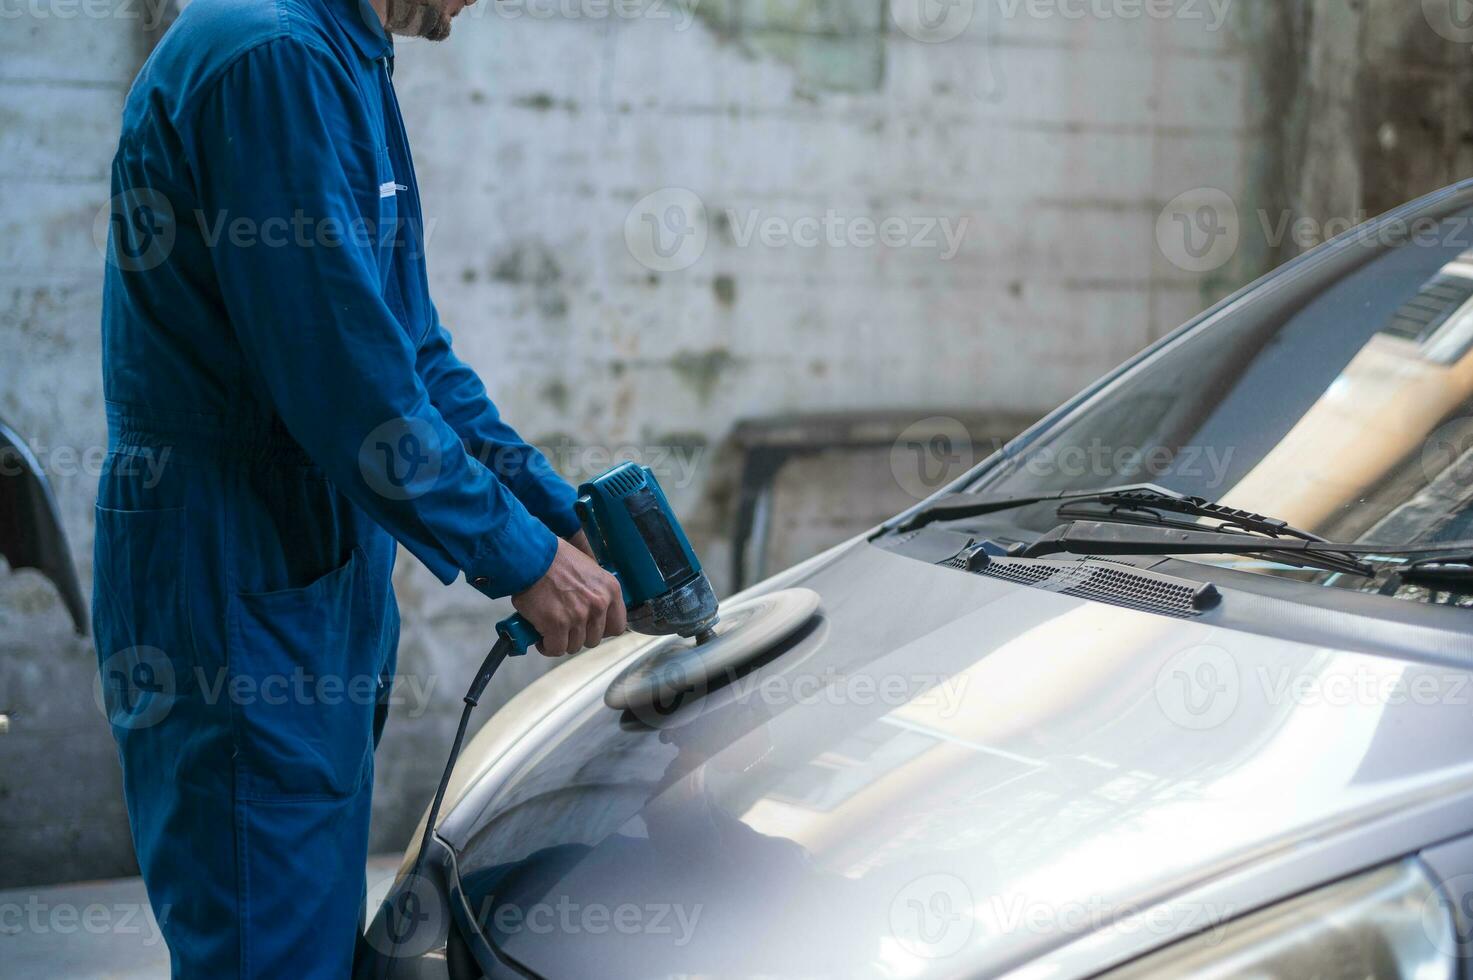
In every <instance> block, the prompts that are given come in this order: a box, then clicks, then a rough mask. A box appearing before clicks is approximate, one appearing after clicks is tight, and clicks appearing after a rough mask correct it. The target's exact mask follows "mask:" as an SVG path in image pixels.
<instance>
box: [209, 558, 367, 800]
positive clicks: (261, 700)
mask: <svg viewBox="0 0 1473 980" xmlns="http://www.w3.org/2000/svg"><path fill="white" fill-rule="evenodd" d="M365 563H366V559H365V558H364V556H363V554H362V552H360V551H359V550H358V549H357V548H354V549H353V554H352V556H351V557H350V558H349V559H348V561H347V563H345V564H344V565H342V566H340V567H338V568H337V569H334V570H333V571H331V572H328V573H327V574H326V575H324V576H323V577H321V578H319V579H318V580H317V581H315V582H313V583H312V584H311V585H308V586H306V587H305V588H299V589H284V590H281V591H278V592H262V593H245V592H241V593H236V594H235V595H233V596H232V597H231V600H230V617H229V618H230V623H229V629H230V638H229V651H228V659H229V689H228V691H227V696H228V697H229V698H230V699H231V701H232V705H231V708H232V711H233V713H234V716H235V726H236V742H237V746H236V748H237V765H238V766H239V767H240V769H241V775H242V794H241V795H242V796H244V797H246V798H250V799H256V800H287V799H290V800H301V799H309V798H318V799H341V798H343V797H346V796H351V795H352V794H354V793H356V792H357V791H358V790H359V789H361V788H362V787H363V786H364V784H365V783H366V781H367V779H368V777H369V774H370V773H371V772H372V753H373V719H374V707H375V704H376V701H377V694H378V681H379V677H378V672H379V659H380V658H379V650H378V647H379V644H378V637H377V633H378V630H379V627H378V624H377V623H375V622H373V621H372V620H373V617H372V616H371V614H370V609H369V607H370V605H371V603H370V602H369V600H368V597H367V595H366V594H365V592H364V587H365V581H364V580H365V579H366V575H365V570H364V568H363V566H364V564H365Z"/></svg>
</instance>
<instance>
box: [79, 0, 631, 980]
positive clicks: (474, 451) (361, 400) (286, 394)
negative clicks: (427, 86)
mask: <svg viewBox="0 0 1473 980" xmlns="http://www.w3.org/2000/svg"><path fill="white" fill-rule="evenodd" d="M375 2H376V4H378V5H370V4H369V3H368V2H367V0H365V2H363V3H362V4H360V3H359V2H358V0H195V2H194V3H192V4H191V5H190V6H188V7H187V8H186V9H185V10H184V11H183V13H182V14H181V15H180V17H179V19H178V21H177V22H176V23H175V24H174V26H173V27H172V28H171V29H170V30H169V31H168V33H167V34H166V35H165V37H164V38H163V40H162V41H161V43H160V44H159V46H158V48H157V49H156V50H155V51H154V53H153V55H152V56H151V57H150V58H149V60H148V63H147V64H146V65H144V67H143V69H142V71H141V72H140V74H139V76H138V79H137V81H136V82H135V84H134V86H133V89H132V91H131V92H130V94H129V96H128V100H127V104H126V106H125V108H124V112H123V129H122V137H121V139H120V141H119V145H118V152H117V155H116V157H115V159H114V162H113V169H112V181H113V192H114V208H113V213H112V229H111V232H112V233H111V240H110V243H109V253H108V255H109V260H110V261H109V267H108V271H107V281H106V289H105V298H104V308H103V323H102V327H103V369H104V381H105V393H106V398H107V415H108V425H109V433H110V437H109V443H110V447H109V448H110V454H109V457H108V460H109V462H108V466H107V469H106V471H105V473H104V475H103V478H102V480H101V485H100V488H99V504H98V510H97V539H96V540H97V543H96V553H95V566H94V572H95V585H94V597H93V604H94V615H95V618H96V632H97V647H98V655H99V659H100V666H101V675H102V682H103V685H104V687H103V689H104V692H105V696H106V706H107V709H108V712H109V719H110V721H111V722H112V726H113V731H114V734H115V736H116V738H117V741H118V745H119V754H120V757H121V760H122V765H123V775H124V789H125V792H126V795H127V801H128V814H129V820H130V823H131V827H132V832H133V841H134V845H135V848H136V851H137V854H138V861H139V864H140V866H141V868H142V871H143V876H144V880H145V882H146V884H147V886H148V892H149V898H150V901H151V902H152V904H153V907H154V909H155V912H156V914H157V916H158V919H159V921H160V923H161V924H162V926H163V930H164V934H165V936H166V938H167V939H168V942H169V950H170V956H171V959H172V964H173V971H174V974H175V975H176V976H181V975H182V976H191V977H195V976H197V977H210V978H218V977H231V976H266V977H318V976H321V977H342V976H346V975H347V974H348V972H349V969H350V966H351V959H352V951H353V948H354V943H355V941H356V939H357V933H358V930H359V924H360V914H361V913H360V906H361V902H362V893H363V865H364V858H365V855H366V852H367V842H368V825H369V799H370V794H371V788H372V775H373V749H374V746H375V745H376V743H377V740H378V736H379V733H380V731H381V730H382V726H383V722H384V714H385V709H386V707H387V695H388V691H389V687H390V684H391V681H392V677H393V673H394V664H395V648H396V644H397V641H398V624H399V620H398V613H397V611H396V608H395V605H394V599H393V594H392V591H391V589H390V572H391V568H392V566H393V561H394V553H395V550H396V545H395V539H397V541H398V542H399V543H402V544H403V545H404V546H405V547H406V548H408V549H409V550H410V551H411V552H413V553H414V554H415V556H416V557H418V558H419V560H420V561H422V562H424V564H425V565H427V566H428V567H429V568H430V570H431V571H433V572H434V574H435V575H436V576H437V577H439V578H440V579H441V580H442V581H443V582H445V583H446V584H449V583H451V582H452V581H454V579H455V578H456V577H457V576H459V575H461V574H463V575H465V576H466V577H467V578H468V579H469V580H470V582H471V583H472V584H473V585H474V586H475V587H476V588H477V589H479V590H480V591H481V592H483V593H485V594H486V595H487V596H490V597H502V596H512V597H513V603H514V604H515V606H516V608H517V609H518V610H519V611H520V612H522V613H523V614H524V615H526V616H527V618H528V619H530V620H531V622H532V624H533V625H534V626H536V627H537V628H538V630H539V631H540V632H541V633H542V635H543V637H544V641H543V644H542V647H541V648H542V651H543V653H545V654H548V655H553V656H556V655H560V654H563V653H571V652H576V651H578V650H579V649H582V648H583V647H584V646H596V645H597V644H598V642H599V641H600V640H601V639H603V638H604V637H606V636H613V635H616V634H618V633H621V632H622V631H623V630H624V626H625V622H624V610H623V606H622V603H621V601H620V595H619V588H618V584H617V582H616V581H615V580H614V579H613V578H612V577H611V576H609V575H607V574H606V573H605V572H604V571H603V570H602V569H600V568H599V567H598V566H597V565H596V564H595V563H594V562H593V561H592V560H591V559H590V558H589V557H588V556H587V555H586V554H585V553H586V552H587V542H586V540H584V539H583V538H582V536H581V534H580V532H579V529H578V523H577V520H576V519H575V517H574V514H573V497H574V495H573V491H572V490H571V488H569V487H568V485H567V484H565V483H564V482H563V481H562V480H561V479H559V478H558V477H557V476H555V475H554V474H553V473H552V471H551V468H550V467H549V466H548V465H547V462H546V460H544V459H543V458H542V457H541V456H540V455H539V454H538V453H537V452H536V451H535V450H533V449H532V448H531V447H529V446H528V445H527V444H526V443H525V442H523V441H522V439H521V438H520V437H519V436H518V435H517V434H516V433H515V432H514V431H513V430H512V429H511V428H510V427H508V426H507V425H506V424H505V423H503V422H502V420H501V418H500V416H499V414H498V412H497V410H496V407H495V406H494V405H493V404H492V403H491V402H490V401H489V400H488V398H487V396H486V392H485V389H484V388H483V386H482V385H481V382H480V381H479V380H478V379H477V377H476V375H475V374H474V373H473V372H472V371H471V370H470V369H469V368H468V367H466V366H465V364H463V363H462V362H461V361H460V360H459V359H457V357H456V355H455V353H454V352H453V350H452V348H451V341H450V335H449V333H448V332H447V331H446V329H445V327H444V326H442V325H441V323H440V320H439V317H438V315H437V313H436V311H435V307H434V305H433V304H432V303H431V302H430V298H429V293H428V288H427V281H428V280H427V276H426V271H425V264H424V258H423V256H424V249H423V244H424V243H423V230H422V229H423V221H422V215H421V212H420V202H419V194H418V190H417V185H416V183H415V178H414V170H413V166H412V164H411V161H410V156H409V148H408V144H407V142H406V139H405V133H404V126H403V121H402V119H401V117H400V115H399V111H398V104H397V102H396V100H395V96H394V92H393V87H392V84H391V81H390V77H391V74H392V71H393V47H392V44H391V42H390V40H389V36H388V33H387V32H386V29H385V28H386V25H387V28H388V30H392V31H395V32H399V33H411V34H417V35H420V36H423V37H428V38H433V39H440V38H444V37H445V36H446V35H448V33H449V30H450V20H451V18H453V17H454V16H455V15H456V14H457V13H458V12H459V9H460V7H461V6H462V0H375ZM471 2H473V0H471ZM488 639H489V637H488Z"/></svg>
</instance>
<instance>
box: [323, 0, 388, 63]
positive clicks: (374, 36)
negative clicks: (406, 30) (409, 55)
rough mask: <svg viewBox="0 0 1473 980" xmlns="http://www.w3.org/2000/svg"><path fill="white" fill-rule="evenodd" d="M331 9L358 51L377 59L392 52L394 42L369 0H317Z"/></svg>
mask: <svg viewBox="0 0 1473 980" xmlns="http://www.w3.org/2000/svg"><path fill="white" fill-rule="evenodd" d="M318 2H319V3H321V4H323V5H324V6H326V7H327V9H328V10H330V11H332V15H333V17H334V18H336V19H337V22H338V24H339V25H340V26H341V27H342V28H343V31H344V32H345V33H346V34H347V35H348V37H350V38H352V40H353V46H354V47H356V48H357V49H358V53H359V54H361V55H363V57H365V58H367V59H368V60H369V61H378V60H380V59H382V58H387V57H390V56H392V55H393V53H394V42H393V40H392V39H391V38H390V37H389V34H388V32H387V31H385V30H384V24H383V21H381V20H379V16H378V11H376V10H374V9H373V4H372V3H370V2H369V0H318Z"/></svg>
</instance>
